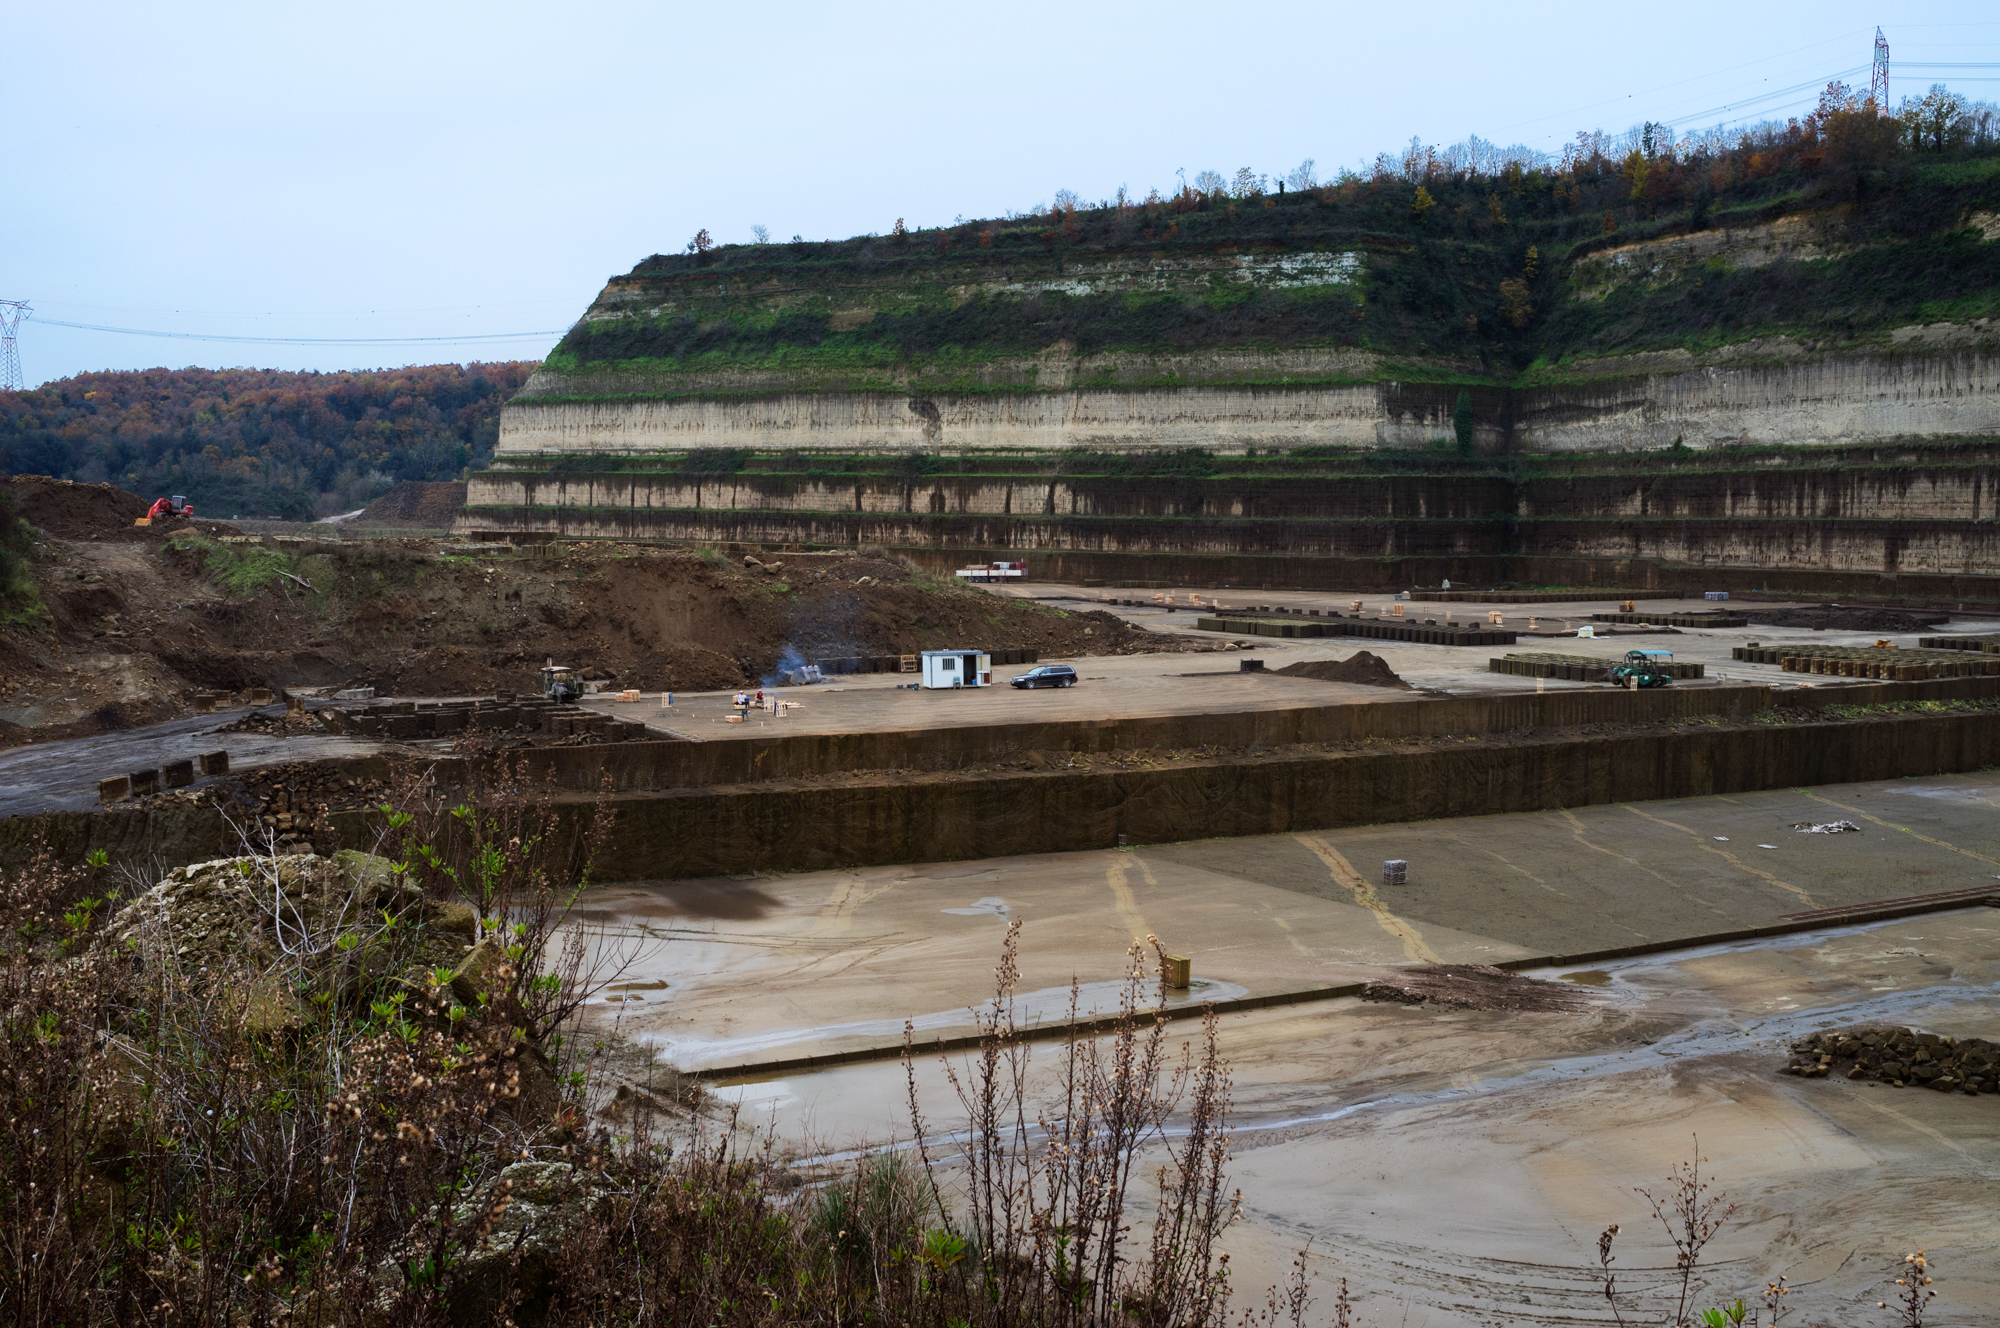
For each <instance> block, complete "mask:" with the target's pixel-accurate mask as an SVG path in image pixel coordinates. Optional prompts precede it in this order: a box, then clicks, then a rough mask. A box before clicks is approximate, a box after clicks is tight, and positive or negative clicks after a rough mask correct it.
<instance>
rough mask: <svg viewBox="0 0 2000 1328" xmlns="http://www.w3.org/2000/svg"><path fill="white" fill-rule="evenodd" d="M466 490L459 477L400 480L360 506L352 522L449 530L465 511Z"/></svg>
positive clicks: (368, 524)
mask: <svg viewBox="0 0 2000 1328" xmlns="http://www.w3.org/2000/svg"><path fill="white" fill-rule="evenodd" d="M465 490H466V485H465V484H464V483H463V482H462V481H459V480H435V481H433V480H403V481H402V482H400V483H399V484H397V485H396V487H395V488H393V489H391V490H389V492H387V493H385V494H383V495H382V496H381V497H380V498H377V499H376V500H375V501H374V502H372V503H370V504H368V506H366V507H364V508H362V509H361V514H360V515H359V516H356V517H354V518H353V519H352V522H351V524H353V525H357V526H413V527H417V528H419V529H434V530H449V529H450V528H451V523H452V522H454V521H456V520H458V514H459V513H460V512H462V511H464V510H465Z"/></svg>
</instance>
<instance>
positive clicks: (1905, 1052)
mask: <svg viewBox="0 0 2000 1328" xmlns="http://www.w3.org/2000/svg"><path fill="white" fill-rule="evenodd" d="M1784 1073H1786V1074H1796V1075H1801V1076H1803V1077H1805V1078H1808V1079H1824V1078H1826V1077H1827V1076H1828V1075H1829V1074H1836V1073H1838V1074H1840V1075H1841V1076H1842V1077H1843V1078H1847V1079H1875V1080H1880V1081H1881V1082H1882V1083H1885V1084H1894V1085H1895V1086H1896V1087H1898V1088H1902V1087H1905V1086H1911V1087H1915V1086H1919V1085H1920V1086H1922V1087H1925V1088H1935V1089H1936V1090H1937V1091H1938V1092H1940V1093H1949V1092H1952V1091H1954V1090H1957V1091H1959V1092H1965V1093H1993V1092H2000V1046H1996V1045H1995V1044H1994V1043H1991V1042H1988V1041H1986V1040H1985V1039H1984V1038H1951V1037H1940V1036H1938V1035H1937V1034H1936V1033H1920V1032H1918V1031H1917V1030H1916V1029H1914V1028H1850V1029H1845V1030H1841V1031H1836V1032H1831V1033H1814V1034H1813V1035H1812V1036H1811V1037H1809V1038H1806V1039H1805V1040H1804V1041H1803V1042H1794V1043H1793V1044H1792V1060H1791V1064H1789V1065H1787V1066H1786V1067H1785V1069H1784Z"/></svg>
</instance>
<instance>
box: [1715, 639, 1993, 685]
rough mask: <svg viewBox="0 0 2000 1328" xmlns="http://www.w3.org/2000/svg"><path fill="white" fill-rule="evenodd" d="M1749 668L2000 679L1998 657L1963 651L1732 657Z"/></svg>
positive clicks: (1765, 650)
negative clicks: (1766, 666)
mask: <svg viewBox="0 0 2000 1328" xmlns="http://www.w3.org/2000/svg"><path fill="white" fill-rule="evenodd" d="M1729 654H1730V657H1731V658H1732V659H1736V660H1740V661H1742V662H1743V663H1746V664H1776V665H1777V666H1778V667H1780V668H1782V669H1783V670H1784V671H1785V672H1787V673H1814V674H1820V675H1822V676H1825V677H1830V678H1874V679H1876V680H1878V681H1881V682H1922V681H1924V680H1925V679H1927V678H1976V677H1980V676H1982V675H1991V674H2000V655H1984V654H1969V653H1968V652H1966V651H1962V650H1922V649H1918V650H1910V649H1905V648H1899V647H1897V646H1815V645H1781V646H1765V645H1748V646H1737V647H1736V648H1734V649H1733V650H1731V651H1730V652H1729Z"/></svg>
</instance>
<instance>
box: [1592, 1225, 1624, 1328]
mask: <svg viewBox="0 0 2000 1328" xmlns="http://www.w3.org/2000/svg"><path fill="white" fill-rule="evenodd" d="M1616 1239H1618V1224H1617V1223H1616V1222H1613V1223H1612V1224H1611V1225H1610V1226H1608V1227H1606V1228H1604V1231H1603V1233H1602V1234H1600V1235H1599V1236H1598V1238H1597V1280H1598V1281H1599V1282H1600V1283H1602V1284H1603V1286H1604V1301H1605V1303H1606V1304H1608V1305H1609V1306H1611V1317H1612V1319H1613V1320H1615V1321H1616V1322H1617V1324H1618V1328H1625V1315H1624V1313H1623V1312H1622V1311H1620V1310H1619V1308H1618V1274H1616V1273H1614V1272H1612V1271H1611V1265H1612V1264H1613V1263H1615V1262H1617V1259H1618V1256H1617V1255H1615V1254H1613V1253H1612V1252H1611V1242H1612V1241H1614V1240H1616Z"/></svg>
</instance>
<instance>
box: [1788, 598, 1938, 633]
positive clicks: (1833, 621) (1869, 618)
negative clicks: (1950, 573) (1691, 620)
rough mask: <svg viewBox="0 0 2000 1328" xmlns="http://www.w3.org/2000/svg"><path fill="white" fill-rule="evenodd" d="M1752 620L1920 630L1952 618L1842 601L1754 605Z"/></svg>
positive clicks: (1852, 628) (1839, 629) (1831, 628)
mask: <svg viewBox="0 0 2000 1328" xmlns="http://www.w3.org/2000/svg"><path fill="white" fill-rule="evenodd" d="M1749 618H1750V621H1751V622H1753V623H1756V624H1757V625H1758V626H1760V627H1808V628H1810V627H1816V626H1818V625H1820V624H1825V626H1826V629H1827V630H1828V631H1830V632H1921V631H1923V630H1924V629H1925V628H1926V627H1935V626H1937V625H1938V624H1939V623H1948V622H1950V621H1951V615H1950V614H1949V613H1937V612H1926V611H1923V610H1919V609H1871V608H1860V607H1855V606H1842V605H1839V604H1815V605H1807V606H1805V607H1803V608H1795V609H1753V610H1751V611H1750V614H1749Z"/></svg>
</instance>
